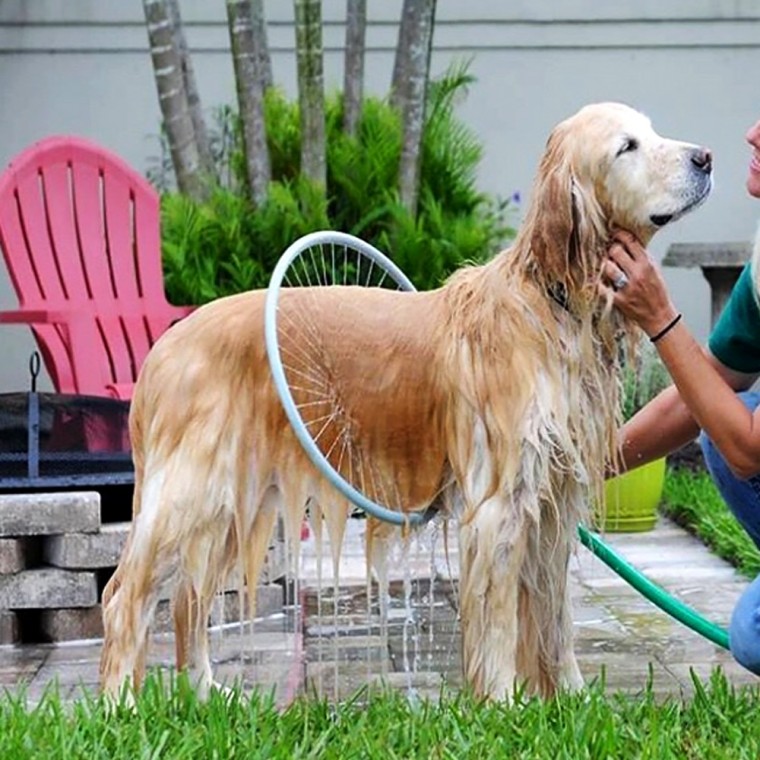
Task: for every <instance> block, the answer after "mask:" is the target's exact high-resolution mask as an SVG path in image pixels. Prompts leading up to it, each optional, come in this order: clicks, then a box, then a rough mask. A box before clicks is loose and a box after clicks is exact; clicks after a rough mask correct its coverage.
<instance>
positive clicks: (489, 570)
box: [459, 497, 526, 699]
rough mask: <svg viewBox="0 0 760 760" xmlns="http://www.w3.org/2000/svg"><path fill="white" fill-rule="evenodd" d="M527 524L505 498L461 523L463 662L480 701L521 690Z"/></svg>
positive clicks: (482, 507) (492, 501)
mask: <svg viewBox="0 0 760 760" xmlns="http://www.w3.org/2000/svg"><path fill="white" fill-rule="evenodd" d="M524 523H525V518H524V517H521V516H520V512H519V511H518V510H516V509H514V507H513V505H511V504H509V503H507V502H506V501H505V500H504V499H503V498H499V497H491V498H489V499H487V500H486V501H485V502H483V503H482V504H481V505H480V506H478V507H477V508H475V509H471V510H470V511H469V513H468V514H465V515H464V517H463V519H462V522H461V523H460V528H459V541H460V553H459V556H460V564H461V580H460V590H459V598H460V616H461V620H462V658H463V666H464V674H465V678H466V680H467V682H468V683H469V684H470V686H471V687H472V688H473V690H474V692H475V693H476V695H478V696H487V697H492V698H495V699H504V698H509V697H511V695H512V693H513V690H514V689H515V686H516V677H517V630H518V620H517V612H518V590H519V580H520V571H521V568H522V564H523V559H524V555H525V543H526V532H525V524H524Z"/></svg>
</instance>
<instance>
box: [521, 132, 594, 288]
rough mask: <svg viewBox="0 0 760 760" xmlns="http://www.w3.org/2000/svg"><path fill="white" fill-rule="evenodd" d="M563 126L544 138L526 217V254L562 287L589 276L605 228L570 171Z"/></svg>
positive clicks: (590, 198) (588, 194) (578, 179)
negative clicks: (528, 247) (528, 243)
mask: <svg viewBox="0 0 760 760" xmlns="http://www.w3.org/2000/svg"><path fill="white" fill-rule="evenodd" d="M563 126H564V125H560V126H559V127H557V128H556V129H555V130H554V131H553V132H552V134H551V135H550V136H549V140H548V142H547V144H546V150H545V151H544V155H543V158H542V159H541V163H540V165H539V168H538V174H537V176H536V182H535V185H534V191H533V203H532V206H531V212H532V213H531V214H529V217H530V216H532V217H533V218H532V219H531V218H528V219H526V224H529V225H530V226H529V227H528V229H530V230H532V235H531V251H532V255H533V257H534V258H535V260H536V262H537V263H538V264H539V270H540V271H541V272H542V273H543V274H544V276H545V277H546V278H547V280H549V281H552V282H554V283H557V282H560V283H563V285H564V286H565V287H566V288H568V287H569V288H573V286H577V285H579V284H581V282H582V281H585V280H586V279H587V277H588V274H589V271H588V268H589V265H590V264H591V263H592V262H591V258H592V257H593V255H594V253H596V252H597V251H598V248H599V241H600V234H603V228H604V224H603V222H602V221H601V219H602V213H601V209H600V208H599V204H598V203H597V201H596V198H595V194H594V192H593V188H592V187H590V186H588V184H587V183H585V182H584V181H583V178H581V177H579V176H578V174H577V173H576V172H575V171H574V170H573V166H572V157H571V155H570V149H569V147H568V140H567V135H566V132H565V129H563Z"/></svg>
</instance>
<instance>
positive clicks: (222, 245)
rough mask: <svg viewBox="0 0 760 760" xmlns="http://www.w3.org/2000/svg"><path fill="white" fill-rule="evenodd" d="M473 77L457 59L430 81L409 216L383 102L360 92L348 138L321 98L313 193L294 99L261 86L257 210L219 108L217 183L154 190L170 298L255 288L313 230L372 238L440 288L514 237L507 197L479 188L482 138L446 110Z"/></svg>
mask: <svg viewBox="0 0 760 760" xmlns="http://www.w3.org/2000/svg"><path fill="white" fill-rule="evenodd" d="M471 81H472V78H471V77H470V75H469V74H468V71H467V65H466V64H461V65H459V66H456V67H453V68H452V69H451V70H450V71H449V72H447V74H445V75H444V76H443V77H442V78H441V79H440V80H437V81H435V82H433V83H431V87H430V94H429V103H428V109H427V114H428V115H427V118H426V127H425V133H424V137H423V144H422V156H421V162H422V163H421V188H420V203H419V209H418V213H417V215H416V217H413V216H411V215H410V214H409V213H408V212H407V211H406V209H405V208H404V207H403V206H402V205H401V203H400V202H399V199H398V195H397V192H396V187H397V184H398V165H399V160H400V154H401V124H400V120H399V117H398V114H397V113H396V112H395V111H394V110H393V109H392V108H391V107H390V105H389V104H388V103H387V102H386V101H384V100H381V99H378V98H367V99H366V100H365V102H364V104H363V110H362V116H361V119H360V123H359V129H358V131H357V136H356V137H351V136H349V135H346V134H345V133H344V132H343V129H342V120H343V119H342V117H343V102H342V97H341V96H340V95H339V94H334V95H332V96H331V97H329V98H328V100H327V104H326V106H327V107H326V129H327V187H326V189H324V190H323V189H321V188H317V187H314V186H313V185H311V184H310V183H309V182H308V181H306V180H305V179H304V178H302V177H301V175H300V127H299V117H298V106H297V104H296V103H293V102H291V101H289V100H288V99H287V98H286V97H285V95H284V94H283V93H282V92H281V91H279V90H277V89H270V90H269V91H268V92H267V97H266V102H265V118H266V122H267V137H268V144H269V150H270V158H271V163H272V177H273V181H272V183H271V185H270V189H269V197H268V200H267V202H266V203H265V204H263V205H262V206H261V207H259V208H254V206H253V205H252V203H251V202H250V200H249V198H248V188H247V180H246V176H245V166H244V155H243V151H242V148H241V146H242V139H241V131H240V126H239V123H238V119H237V116H236V115H235V114H234V112H233V111H232V110H231V109H229V108H225V109H222V110H219V111H218V112H217V119H218V124H217V128H216V129H215V133H216V135H217V137H216V139H215V141H214V145H215V157H216V161H217V165H218V166H217V169H218V171H217V174H218V176H219V177H220V178H222V182H223V183H224V184H223V185H220V186H219V187H218V188H217V189H216V190H215V191H214V193H213V194H212V196H211V198H210V199H209V200H208V201H207V202H205V203H203V204H194V203H192V202H191V201H189V200H188V199H187V198H184V197H182V196H180V195H178V194H176V193H173V192H169V191H164V192H163V195H162V238H163V253H164V269H165V282H166V290H167V295H168V296H169V298H170V299H171V300H172V301H173V302H175V303H203V302H205V301H208V300H211V299H213V298H217V297H220V296H224V295H228V294H231V293H235V292H240V291H242V290H247V289H250V288H257V287H265V286H266V285H267V282H268V280H269V275H270V273H271V271H272V269H273V268H274V266H275V264H276V262H277V260H278V258H279V256H280V255H281V254H282V252H283V251H284V250H285V249H286V248H287V247H288V245H290V244H291V243H292V242H293V241H294V240H296V239H297V238H298V237H300V236H301V235H304V234H306V233H307V232H312V231H314V230H317V229H333V230H342V231H346V232H350V233H352V234H354V235H357V236H359V237H361V238H363V239H364V240H366V241H368V242H370V243H372V244H374V245H376V246H377V247H378V248H380V249H381V250H383V251H384V252H385V253H386V254H388V255H389V256H390V257H391V258H392V259H394V260H395V261H396V263H397V264H398V265H399V266H400V267H401V268H402V269H403V270H404V271H405V272H406V273H407V275H408V276H409V277H410V278H411V279H412V281H413V282H414V283H415V285H416V287H418V288H420V289H427V288H431V287H436V286H438V285H439V284H440V283H441V282H443V280H445V278H446V277H447V276H448V275H449V274H450V273H451V272H452V271H453V270H454V269H456V268H457V267H458V266H460V265H461V264H462V263H464V262H470V261H472V262H478V261H483V260H485V259H487V258H489V257H490V256H492V255H493V254H494V253H495V252H496V251H497V250H498V249H499V247H501V246H503V245H504V244H505V243H506V242H507V241H509V240H510V239H511V238H512V237H513V236H514V229H513V227H512V226H511V225H510V224H509V221H510V220H509V216H510V212H511V211H512V205H511V203H510V202H504V201H500V200H499V199H496V198H492V197H490V196H488V195H486V194H485V193H482V192H480V191H479V190H478V189H477V169H478V165H479V162H480V159H481V157H482V146H481V144H480V141H479V140H478V139H477V136H476V135H475V134H474V133H473V132H472V130H471V129H470V128H469V127H467V126H466V125H465V124H463V123H462V122H461V121H460V120H459V119H458V118H457V116H456V113H455V111H456V105H457V103H458V102H459V100H460V99H461V98H462V97H464V95H465V93H466V88H467V86H468V85H469V84H470V83H471ZM164 160H165V159H164ZM165 174H166V173H165V172H157V173H156V175H157V176H159V175H160V176H162V177H163V176H165Z"/></svg>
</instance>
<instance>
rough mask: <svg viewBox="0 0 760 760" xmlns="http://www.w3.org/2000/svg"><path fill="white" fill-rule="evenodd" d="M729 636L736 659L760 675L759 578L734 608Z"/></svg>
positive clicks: (732, 652)
mask: <svg viewBox="0 0 760 760" xmlns="http://www.w3.org/2000/svg"><path fill="white" fill-rule="evenodd" d="M728 638H729V645H730V647H731V654H732V655H733V656H734V659H735V660H736V661H737V662H738V663H739V664H740V665H742V666H743V667H745V668H747V670H749V671H751V672H752V673H756V674H757V675H760V584H759V583H758V580H757V579H756V580H755V582H754V583H752V584H751V585H750V586H749V588H748V589H747V591H745V592H744V594H743V595H742V596H741V598H740V599H739V602H738V603H737V605H736V607H735V608H734V612H733V615H732V616H731V626H730V628H729V632H728Z"/></svg>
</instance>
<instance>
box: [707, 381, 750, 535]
mask: <svg viewBox="0 0 760 760" xmlns="http://www.w3.org/2000/svg"><path fill="white" fill-rule="evenodd" d="M739 398H741V399H742V401H744V404H745V405H746V406H747V408H748V409H750V410H752V411H754V410H755V409H756V408H757V407H758V406H760V394H758V393H740V394H739ZM699 443H700V445H701V446H702V453H703V454H704V456H705V463H706V464H707V469H708V470H709V471H710V475H711V476H712V478H713V480H714V481H715V485H716V486H717V487H718V490H719V491H720V493H721V496H723V499H724V500H725V502H726V504H727V505H728V508H729V509H730V510H731V512H733V514H734V517H736V519H737V520H738V521H739V523H740V524H741V526H742V527H743V528H744V530H746V531H747V533H748V534H749V537H750V538H751V539H752V540H753V541H754V542H755V545H756V546H757V547H758V548H760V475H754V476H753V477H751V478H749V479H748V480H740V479H739V478H737V477H736V475H734V474H733V473H732V472H731V470H730V469H729V467H728V465H727V464H726V460H725V459H724V458H723V455H722V454H721V453H720V452H719V451H718V449H717V448H715V444H714V443H713V442H712V440H711V439H710V438H709V437H708V436H707V435H706V434H705V433H702V434H701V435H700V437H699Z"/></svg>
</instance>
